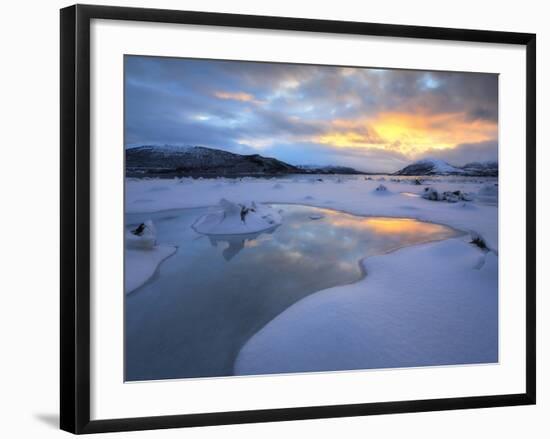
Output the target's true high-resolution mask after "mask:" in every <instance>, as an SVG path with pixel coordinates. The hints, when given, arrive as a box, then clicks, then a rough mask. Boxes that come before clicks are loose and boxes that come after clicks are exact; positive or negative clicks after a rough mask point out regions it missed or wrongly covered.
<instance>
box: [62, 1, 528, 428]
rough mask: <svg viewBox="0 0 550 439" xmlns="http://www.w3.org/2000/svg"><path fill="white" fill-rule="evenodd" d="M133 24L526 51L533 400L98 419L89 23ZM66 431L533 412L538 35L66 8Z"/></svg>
mask: <svg viewBox="0 0 550 439" xmlns="http://www.w3.org/2000/svg"><path fill="white" fill-rule="evenodd" d="M92 19H106V20H133V21H142V22H160V23H181V24H194V25H208V26H226V27H241V28H255V29H270V30H273V29H275V30H292V31H302V32H312V33H315V32H324V33H333V34H355V35H371V36H384V37H407V38H420V39H437V40H452V41H465V42H482V43H497V44H514V45H520V46H525V47H526V60H527V62H526V66H525V68H526V80H527V81H526V82H527V88H526V133H525V136H526V148H527V151H526V152H527V194H526V195H527V210H526V218H527V227H526V231H525V233H526V239H527V248H526V255H527V260H526V269H527V284H526V322H527V326H526V357H525V364H526V376H525V389H526V391H525V393H518V394H507V395H494V396H475V397H460V398H444V399H429V400H415V401H395V402H383V403H366V404H346V405H333V406H316V407H298V408H284V409H269V410H250V411H238V412H224V413H201V414H181V415H173V416H150V417H140V418H128V419H102V420H90V213H91V211H90V21H91V20H92ZM60 24H61V64H60V70H61V75H60V79H61V83H60V85H61V87H60V88H61V114H60V122H61V127H60V129H61V157H60V161H61V163H60V164H61V212H60V213H61V224H60V226H61V243H60V246H61V273H60V275H61V291H60V292H61V300H60V306H61V322H60V324H61V334H60V335H61V349H60V361H61V370H60V378H61V387H60V394H61V395H60V396H61V398H60V401H61V404H60V412H61V416H60V426H61V429H63V430H66V431H69V432H72V433H76V434H81V433H99V432H113V431H129V430H145V429H160V428H173V427H192V426H207V425H220V424H240V423H251V422H268V421H270V422H272V421H287V420H302V419H314V418H326V417H346V416H364V415H374V414H387V413H404V412H426V411H436V410H453V409H470V408H481V407H497V406H515V405H527V404H535V401H536V349H535V344H536V339H535V337H536V332H535V327H536V321H535V319H536V315H535V306H536V303H535V302H536V297H535V287H536V272H535V270H536V268H535V265H536V260H535V258H536V244H535V240H536V235H535V234H536V228H535V221H536V220H535V217H536V206H535V199H536V192H535V189H536V187H535V181H536V174H535V170H536V163H535V160H536V151H535V148H536V114H535V112H536V36H535V34H530V33H515V32H496V31H485V30H466V29H448V28H437V27H425V26H403V25H389V24H377V23H359V22H346V21H329V20H312V19H303V18H288V17H266V16H253V15H234V14H222V13H211V12H189V11H176V10H159V9H142V8H126V7H124V8H123V7H111V6H89V5H74V6H70V7H67V8H64V9H62V10H61V20H60Z"/></svg>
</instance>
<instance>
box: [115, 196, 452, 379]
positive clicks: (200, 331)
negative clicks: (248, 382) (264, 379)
mask: <svg viewBox="0 0 550 439" xmlns="http://www.w3.org/2000/svg"><path fill="white" fill-rule="evenodd" d="M273 207H274V208H276V209H279V208H284V211H283V213H282V216H283V223H282V225H280V226H279V227H277V228H274V229H271V230H270V231H267V232H257V233H252V234H243V235H216V236H208V235H203V234H199V233H197V232H196V231H195V230H194V229H193V228H192V225H193V223H194V222H195V221H196V219H197V218H198V217H200V216H202V215H204V214H205V213H207V212H209V211H211V209H208V208H196V209H183V210H173V211H169V212H168V211H165V212H158V213H154V214H150V213H148V214H136V215H127V217H126V221H127V224H126V226H127V227H130V224H136V225H137V224H139V223H141V222H143V221H144V220H146V219H148V218H151V219H152V220H154V221H155V224H157V225H158V230H157V232H158V239H159V241H160V242H165V243H170V244H173V245H177V246H178V251H177V252H176V253H175V254H174V256H172V257H171V258H169V259H168V260H166V262H165V263H164V264H162V265H161V267H160V269H159V272H158V275H157V276H155V277H154V278H153V279H152V280H151V282H149V283H147V284H146V285H144V286H143V287H141V288H140V289H139V290H136V293H135V294H132V295H130V296H128V297H127V300H126V320H125V322H126V323H125V324H126V330H127V332H126V334H127V338H126V342H127V344H126V355H127V359H128V361H127V366H126V367H127V369H126V374H127V378H128V379H129V380H136V379H161V378H181V377H204V376H225V375H231V374H232V373H233V364H234V360H235V356H236V355H237V353H238V352H239V350H240V348H241V347H242V345H243V344H244V343H245V342H246V341H247V340H248V339H250V337H252V336H253V335H254V334H255V333H256V332H257V331H258V330H260V329H261V328H262V327H264V326H265V325H266V324H267V323H268V322H270V321H271V320H273V319H274V318H275V317H276V316H277V315H279V314H280V313H281V312H283V311H284V310H285V309H287V308H288V307H289V306H291V305H292V304H294V303H296V302H297V301H299V300H301V299H303V298H304V297H306V296H308V295H309V294H311V293H313V292H315V291H319V290H322V289H326V288H331V287H334V286H337V285H343V284H347V283H351V282H355V281H357V280H359V279H360V278H361V276H362V274H363V273H362V271H361V268H360V265H359V261H360V260H361V259H362V258H364V257H368V256H371V255H376V254H381V253H386V252H388V251H391V250H394V249H396V248H399V247H401V246H404V245H408V244H410V243H420V242H426V241H429V240H437V239H444V238H448V237H450V236H454V234H455V233H456V232H454V231H453V230H452V229H448V228H445V227H441V226H438V225H436V224H429V223H419V222H416V221H414V220H398V219H391V218H369V217H360V216H356V217H354V216H353V215H349V214H345V213H342V212H337V211H332V210H328V209H322V208H314V207H307V206H298V205H284V206H281V205H274V206H273ZM316 215H322V216H323V219H320V220H317V221H314V220H311V218H310V217H311V216H316ZM419 224H420V228H419V227H418V225H419Z"/></svg>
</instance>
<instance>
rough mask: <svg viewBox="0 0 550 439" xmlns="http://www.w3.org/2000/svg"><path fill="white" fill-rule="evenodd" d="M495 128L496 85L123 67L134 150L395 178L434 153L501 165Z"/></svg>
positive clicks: (147, 61)
mask: <svg viewBox="0 0 550 439" xmlns="http://www.w3.org/2000/svg"><path fill="white" fill-rule="evenodd" d="M497 124H498V76H497V75H494V74H484V73H456V72H426V71H413V70H385V69H374V68H369V69H362V68H347V67H332V66H311V65H296V64H282V63H260V62H244V61H216V60H200V59H185V58H157V57H142V56H126V57H125V144H126V146H131V145H139V144H167V143H168V144H185V145H203V146H209V147H214V148H221V149H226V150H229V151H235V152H241V151H261V152H262V153H264V152H269V153H270V154H271V155H272V156H275V157H277V158H281V159H285V158H287V159H288V160H291V161H293V163H296V164H298V163H319V162H320V161H329V160H330V161H331V162H333V163H335V164H345V163H347V164H349V163H351V162H353V161H355V163H361V166H364V167H368V168H369V169H371V170H387V171H393V170H395V169H394V168H395V167H396V166H399V165H400V164H406V163H407V162H410V161H411V160H413V159H416V158H418V157H424V156H426V155H427V154H430V155H432V156H434V155H437V156H440V157H448V158H449V161H453V162H456V163H455V164H460V163H459V162H463V161H464V160H466V159H467V158H468V159H469V158H472V157H490V156H491V157H494V156H497V153H498V133H497V126H498V125H497ZM326 164H328V163H326Z"/></svg>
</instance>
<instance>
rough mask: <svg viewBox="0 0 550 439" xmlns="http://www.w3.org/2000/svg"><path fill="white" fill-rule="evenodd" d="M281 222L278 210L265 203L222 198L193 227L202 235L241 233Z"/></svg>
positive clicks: (267, 227)
mask: <svg viewBox="0 0 550 439" xmlns="http://www.w3.org/2000/svg"><path fill="white" fill-rule="evenodd" d="M281 223H282V217H281V215H280V214H279V212H278V211H277V210H275V209H273V208H272V207H271V206H268V205H266V204H256V203H255V202H254V201H252V202H250V203H233V202H231V201H228V200H226V199H225V198H222V199H221V200H220V202H219V207H218V209H216V211H214V212H211V213H208V214H206V215H203V216H201V217H200V218H199V219H198V220H197V221H196V222H195V223H194V224H193V229H194V230H195V231H197V232H199V233H202V234H204V235H241V234H248V233H255V232H261V231H266V230H269V229H272V228H275V227H277V226H279V225H281Z"/></svg>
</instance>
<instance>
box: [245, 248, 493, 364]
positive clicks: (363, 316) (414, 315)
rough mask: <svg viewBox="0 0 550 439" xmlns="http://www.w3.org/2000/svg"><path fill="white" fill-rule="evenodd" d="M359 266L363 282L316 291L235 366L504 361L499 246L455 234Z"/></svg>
mask: <svg viewBox="0 0 550 439" xmlns="http://www.w3.org/2000/svg"><path fill="white" fill-rule="evenodd" d="M480 261H481V262H480ZM363 265H364V268H365V270H366V272H367V275H366V277H365V278H364V279H363V280H362V281H360V282H358V283H355V284H352V285H345V286H341V287H335V288H331V289H327V290H324V291H320V292H317V293H314V294H312V295H311V296H308V297H307V298H305V299H303V300H301V301H299V302H297V303H296V304H294V305H293V306H291V307H290V308H288V309H287V310H286V311H284V312H283V313H282V314H280V315H279V316H277V317H276V318H275V319H274V320H272V321H271V322H270V323H268V324H267V325H266V326H265V327H264V328H262V329H261V330H260V331H259V332H258V333H256V334H255V335H254V336H253V337H252V338H251V339H250V340H249V341H248V342H247V343H246V344H245V345H244V346H243V348H242V349H241V351H240V353H239V355H238V358H237V360H236V363H235V373H236V374H238V375H241V374H264V373H295V372H306V371H327V370H350V369H370V368H382V367H384V368H386V367H413V366H422V365H444V364H465V363H468V364H471V363H492V362H496V361H498V352H497V346H498V302H497V301H498V291H497V287H498V285H497V284H498V283H497V281H496V279H498V272H497V270H498V258H497V257H496V256H495V255H494V253H491V252H490V253H484V252H482V251H481V250H479V249H477V248H476V247H475V246H473V245H471V244H468V243H466V242H464V241H463V240H460V239H451V240H446V241H441V242H438V243H431V244H424V245H420V246H413V247H408V248H404V249H401V250H399V251H397V252H394V253H390V254H387V255H383V256H376V257H372V258H368V259H366V260H365V261H364V262H363Z"/></svg>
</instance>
